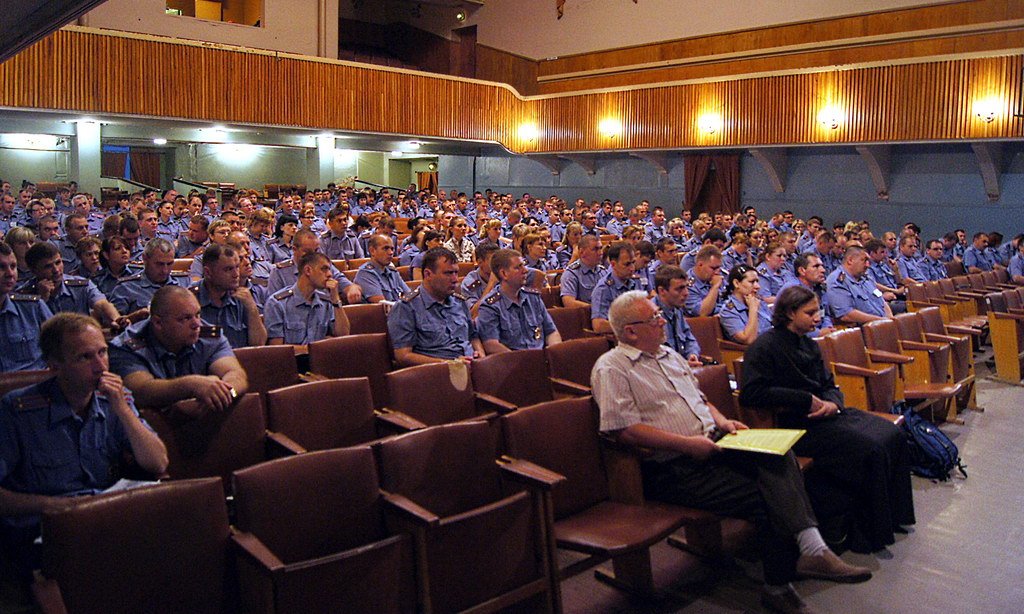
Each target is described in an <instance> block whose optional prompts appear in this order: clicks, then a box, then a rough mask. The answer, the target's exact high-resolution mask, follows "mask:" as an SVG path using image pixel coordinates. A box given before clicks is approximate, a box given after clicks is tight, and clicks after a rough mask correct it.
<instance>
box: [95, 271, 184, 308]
mask: <svg viewBox="0 0 1024 614" xmlns="http://www.w3.org/2000/svg"><path fill="white" fill-rule="evenodd" d="M167 284H176V285H179V286H181V287H182V288H188V286H189V277H188V273H186V272H185V271H171V274H170V276H168V278H167V281H165V282H164V283H157V282H155V281H153V280H151V279H150V278H149V277H147V276H146V274H145V272H141V273H136V274H134V275H129V276H127V277H122V278H121V279H119V280H118V281H117V285H115V286H114V289H113V290H111V291H110V295H109V296H110V302H111V303H113V304H114V307H116V308H117V311H118V313H121V314H125V315H127V314H129V313H131V312H133V311H137V310H139V309H144V308H148V307H149V301H150V300H152V299H153V295H154V294H156V291H157V290H159V289H160V288H162V287H164V286H166V285H167Z"/></svg>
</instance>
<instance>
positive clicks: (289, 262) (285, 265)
mask: <svg viewBox="0 0 1024 614" xmlns="http://www.w3.org/2000/svg"><path fill="white" fill-rule="evenodd" d="M274 266H276V267H277V268H279V269H286V268H288V267H290V266H295V259H294V258H289V259H287V260H282V261H281V262H278V263H277V264H275V265H274Z"/></svg>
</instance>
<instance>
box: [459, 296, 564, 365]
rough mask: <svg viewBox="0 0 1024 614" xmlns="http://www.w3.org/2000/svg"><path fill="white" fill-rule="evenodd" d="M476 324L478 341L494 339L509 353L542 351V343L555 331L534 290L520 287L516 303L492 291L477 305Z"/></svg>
mask: <svg viewBox="0 0 1024 614" xmlns="http://www.w3.org/2000/svg"><path fill="white" fill-rule="evenodd" d="M476 325H477V330H478V331H479V334H480V340H481V341H488V340H491V339H497V340H498V341H499V342H501V344H502V345H504V346H505V347H507V348H508V349H510V350H533V349H540V348H543V347H544V340H545V339H546V338H547V336H548V335H550V334H551V333H553V332H555V330H556V329H555V322H554V320H552V319H551V315H550V314H548V310H547V308H545V307H544V301H543V300H542V299H541V298H540V292H538V291H537V290H536V289H534V288H520V290H519V302H518V303H516V302H515V301H512V300H509V298H508V297H507V296H505V295H504V294H502V293H501V290H500V288H495V289H494V290H493V291H492V292H491V293H490V294H488V295H487V297H486V298H484V302H483V304H481V305H480V313H479V315H478V316H477V322H476Z"/></svg>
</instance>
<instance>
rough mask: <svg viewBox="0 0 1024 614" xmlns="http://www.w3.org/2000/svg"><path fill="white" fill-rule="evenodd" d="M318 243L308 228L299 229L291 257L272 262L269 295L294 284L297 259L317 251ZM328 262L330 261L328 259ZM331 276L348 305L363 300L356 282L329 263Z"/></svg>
mask: <svg viewBox="0 0 1024 614" xmlns="http://www.w3.org/2000/svg"><path fill="white" fill-rule="evenodd" d="M319 249H320V243H319V242H317V240H316V235H315V234H313V233H312V232H310V231H308V230H299V231H297V232H296V233H295V237H294V238H292V257H291V258H289V259H288V260H282V261H281V262H278V263H276V264H274V270H273V271H272V272H271V273H270V279H269V281H268V282H267V292H268V293H269V294H270V295H274V294H277V293H278V292H280V291H281V290H287V289H288V288H290V287H292V286H293V285H295V282H296V281H298V279H299V266H298V263H299V261H301V260H302V257H303V256H305V255H306V254H309V253H312V252H315V251H318V250H319ZM324 255H325V256H326V254H324ZM328 263H329V264H330V261H328ZM331 276H332V277H333V278H334V279H335V281H337V282H338V288H339V289H340V290H341V292H342V293H343V294H344V296H345V302H347V303H348V304H350V305H355V304H357V303H362V302H363V289H362V288H360V287H359V285H358V284H354V283H352V282H351V281H349V279H348V277H345V274H344V273H342V272H341V271H339V270H338V269H337V268H336V267H335V266H334V265H333V264H331Z"/></svg>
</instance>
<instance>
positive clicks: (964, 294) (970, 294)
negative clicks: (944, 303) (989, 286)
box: [950, 290, 985, 298]
mask: <svg viewBox="0 0 1024 614" xmlns="http://www.w3.org/2000/svg"><path fill="white" fill-rule="evenodd" d="M954 296H959V297H960V298H985V293H984V292H979V291H977V290H957V292H956V294H955V295H954ZM950 298H953V297H950Z"/></svg>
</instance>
